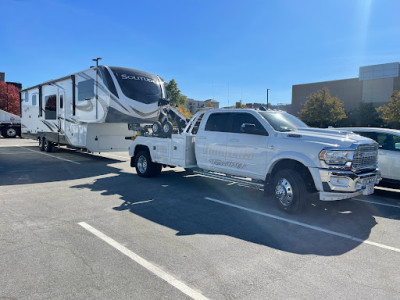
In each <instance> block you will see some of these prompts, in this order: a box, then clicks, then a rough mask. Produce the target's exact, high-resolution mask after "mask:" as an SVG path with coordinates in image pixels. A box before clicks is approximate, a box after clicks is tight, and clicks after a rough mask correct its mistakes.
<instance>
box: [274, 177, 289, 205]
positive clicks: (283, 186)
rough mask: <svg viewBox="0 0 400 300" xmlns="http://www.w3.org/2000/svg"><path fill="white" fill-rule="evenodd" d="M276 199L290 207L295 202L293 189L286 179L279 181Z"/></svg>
mask: <svg viewBox="0 0 400 300" xmlns="http://www.w3.org/2000/svg"><path fill="white" fill-rule="evenodd" d="M275 197H276V199H278V201H279V202H280V203H281V204H282V205H283V206H290V204H292V202H293V188H292V186H291V185H290V182H289V181H288V180H287V179H286V178H281V179H279V181H278V183H277V185H276V187H275Z"/></svg>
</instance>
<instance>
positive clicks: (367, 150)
mask: <svg viewBox="0 0 400 300" xmlns="http://www.w3.org/2000/svg"><path fill="white" fill-rule="evenodd" d="M377 166H378V144H363V145H359V146H358V147H357V149H356V151H355V152H354V157H353V169H354V170H355V171H360V170H365V169H376V167H377Z"/></svg>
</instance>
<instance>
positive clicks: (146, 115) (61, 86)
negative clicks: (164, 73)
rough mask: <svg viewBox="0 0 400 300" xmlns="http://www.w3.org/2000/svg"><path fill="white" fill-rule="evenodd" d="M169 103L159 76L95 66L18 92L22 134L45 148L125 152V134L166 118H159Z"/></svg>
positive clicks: (130, 134)
mask: <svg viewBox="0 0 400 300" xmlns="http://www.w3.org/2000/svg"><path fill="white" fill-rule="evenodd" d="M167 104H168V96H167V93H166V90H165V87H164V84H163V82H162V80H161V79H160V77H159V76H157V75H153V74H150V73H147V72H144V71H139V70H135V69H128V68H122V67H110V66H98V67H93V68H90V69H87V70H84V71H81V72H78V73H75V74H72V75H69V76H65V77H62V78H59V79H55V80H50V81H47V82H44V83H42V84H39V85H36V86H33V87H30V88H27V89H24V90H22V91H21V107H22V110H21V113H22V136H23V137H28V138H33V139H37V140H38V141H39V146H40V147H41V150H45V151H51V149H52V147H53V146H54V145H68V146H72V147H75V148H81V149H86V150H88V151H90V152H106V151H125V150H127V149H128V147H129V144H130V141H129V140H127V139H125V137H127V136H133V135H135V134H136V132H134V131H132V128H138V125H140V126H141V125H144V124H151V123H153V122H155V121H158V120H160V121H163V120H164V123H165V122H166V121H165V118H163V119H160V116H162V115H165V114H163V112H162V109H163V107H165V105H167ZM167 120H168V118H167ZM128 127H129V128H128Z"/></svg>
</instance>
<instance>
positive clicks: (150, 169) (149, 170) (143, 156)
mask: <svg viewBox="0 0 400 300" xmlns="http://www.w3.org/2000/svg"><path fill="white" fill-rule="evenodd" d="M135 168H136V173H137V174H138V175H139V176H140V177H154V176H158V175H160V173H161V168H162V166H161V165H160V164H157V163H153V162H152V161H151V157H150V153H149V152H148V151H140V152H139V153H137V154H136V155H135Z"/></svg>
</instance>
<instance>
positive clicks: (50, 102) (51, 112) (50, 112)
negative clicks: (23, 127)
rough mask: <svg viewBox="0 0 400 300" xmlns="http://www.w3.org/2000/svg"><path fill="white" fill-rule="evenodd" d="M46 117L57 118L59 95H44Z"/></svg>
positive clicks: (48, 118)
mask: <svg viewBox="0 0 400 300" xmlns="http://www.w3.org/2000/svg"><path fill="white" fill-rule="evenodd" d="M44 103H45V108H44V118H45V119H46V120H55V119H56V117H57V115H56V111H57V95H49V96H46V97H44Z"/></svg>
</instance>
